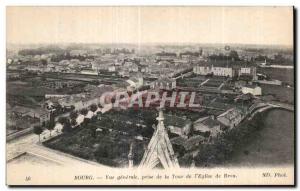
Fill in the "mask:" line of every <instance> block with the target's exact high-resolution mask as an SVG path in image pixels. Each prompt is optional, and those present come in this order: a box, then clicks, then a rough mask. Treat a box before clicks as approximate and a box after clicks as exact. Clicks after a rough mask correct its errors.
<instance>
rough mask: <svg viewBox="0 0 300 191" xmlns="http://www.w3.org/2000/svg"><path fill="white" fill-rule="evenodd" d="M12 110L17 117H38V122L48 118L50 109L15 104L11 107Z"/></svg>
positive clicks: (45, 120)
mask: <svg viewBox="0 0 300 191" xmlns="http://www.w3.org/2000/svg"><path fill="white" fill-rule="evenodd" d="M12 112H13V113H14V114H15V115H17V116H19V117H25V116H30V117H32V118H38V119H39V121H40V123H44V122H47V121H49V120H50V111H48V110H46V109H44V108H28V107H22V106H15V107H13V108H12Z"/></svg>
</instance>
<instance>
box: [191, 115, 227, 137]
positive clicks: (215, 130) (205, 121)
mask: <svg viewBox="0 0 300 191" xmlns="http://www.w3.org/2000/svg"><path fill="white" fill-rule="evenodd" d="M193 124H194V125H193V132H194V133H195V134H201V135H203V136H204V137H216V136H218V135H219V134H220V133H222V129H221V124H220V123H219V121H218V120H216V119H215V118H214V116H206V117H202V118H199V119H198V120H196V121H194V123H193Z"/></svg>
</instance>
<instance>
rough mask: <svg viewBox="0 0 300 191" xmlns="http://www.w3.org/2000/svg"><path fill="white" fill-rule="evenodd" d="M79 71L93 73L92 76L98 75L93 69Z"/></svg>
mask: <svg viewBox="0 0 300 191" xmlns="http://www.w3.org/2000/svg"><path fill="white" fill-rule="evenodd" d="M80 73H81V74H87V75H94V76H97V75H98V72H97V71H95V70H81V71H80Z"/></svg>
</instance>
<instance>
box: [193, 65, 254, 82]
mask: <svg viewBox="0 0 300 191" xmlns="http://www.w3.org/2000/svg"><path fill="white" fill-rule="evenodd" d="M193 72H194V73H195V74H199V75H208V74H212V75H215V76H224V77H231V78H232V77H234V76H251V77H252V78H253V79H256V67H240V66H234V67H229V66H214V65H207V64H204V65H196V66H194V67H193Z"/></svg>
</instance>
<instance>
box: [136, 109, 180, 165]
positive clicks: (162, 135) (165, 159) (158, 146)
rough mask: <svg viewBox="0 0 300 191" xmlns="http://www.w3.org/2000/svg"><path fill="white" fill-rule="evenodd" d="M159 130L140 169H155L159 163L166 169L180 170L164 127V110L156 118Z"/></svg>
mask: <svg viewBox="0 0 300 191" xmlns="http://www.w3.org/2000/svg"><path fill="white" fill-rule="evenodd" d="M156 120H157V121H158V124H157V128H156V130H155V131H154V133H153V136H152V138H151V140H150V142H149V144H148V147H147V149H146V150H145V153H144V156H143V159H142V161H141V163H140V165H139V168H150V169H152V168H155V167H156V166H157V165H158V164H159V163H160V164H161V165H162V166H163V167H164V168H165V169H168V168H179V164H178V161H177V158H176V156H175V154H174V150H173V148H172V144H171V142H170V139H169V136H168V133H167V131H166V129H165V126H164V115H163V110H162V109H160V110H159V115H158V117H157V118H156Z"/></svg>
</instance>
